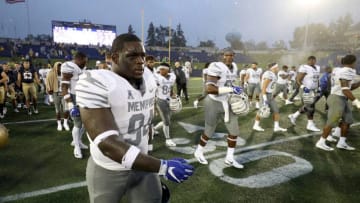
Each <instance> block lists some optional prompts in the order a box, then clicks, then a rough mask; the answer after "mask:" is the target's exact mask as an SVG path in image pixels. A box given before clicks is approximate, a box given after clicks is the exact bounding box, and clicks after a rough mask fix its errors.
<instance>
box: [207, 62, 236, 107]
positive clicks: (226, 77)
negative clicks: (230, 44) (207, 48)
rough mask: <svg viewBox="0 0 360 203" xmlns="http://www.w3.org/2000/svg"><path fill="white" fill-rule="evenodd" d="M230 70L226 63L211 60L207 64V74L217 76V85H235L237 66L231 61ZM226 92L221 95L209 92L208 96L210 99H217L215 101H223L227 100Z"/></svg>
mask: <svg viewBox="0 0 360 203" xmlns="http://www.w3.org/2000/svg"><path fill="white" fill-rule="evenodd" d="M232 67H233V68H232V70H230V69H229V67H228V66H227V65H225V64H224V63H223V62H213V63H211V64H210V65H209V68H208V75H209V76H214V77H219V78H220V79H218V81H217V84H216V85H217V86H218V87H231V86H235V82H236V78H237V66H236V64H235V63H232ZM227 96H228V95H227V94H223V95H214V94H209V97H210V98H211V99H214V100H217V101H225V100H227Z"/></svg>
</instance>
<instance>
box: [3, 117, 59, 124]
mask: <svg viewBox="0 0 360 203" xmlns="http://www.w3.org/2000/svg"><path fill="white" fill-rule="evenodd" d="M47 121H56V119H55V118H51V119H41V120H32V121H14V122H7V123H3V124H4V125H14V124H27V123H42V122H47Z"/></svg>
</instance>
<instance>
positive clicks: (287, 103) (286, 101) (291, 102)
mask: <svg viewBox="0 0 360 203" xmlns="http://www.w3.org/2000/svg"><path fill="white" fill-rule="evenodd" d="M293 103H294V102H293V101H290V100H288V99H287V100H285V105H289V104H293Z"/></svg>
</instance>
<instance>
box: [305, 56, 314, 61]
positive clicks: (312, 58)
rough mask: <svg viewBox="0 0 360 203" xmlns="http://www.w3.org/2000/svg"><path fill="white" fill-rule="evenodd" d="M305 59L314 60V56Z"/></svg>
mask: <svg viewBox="0 0 360 203" xmlns="http://www.w3.org/2000/svg"><path fill="white" fill-rule="evenodd" d="M307 60H316V57H315V56H309V57H308V59H307Z"/></svg>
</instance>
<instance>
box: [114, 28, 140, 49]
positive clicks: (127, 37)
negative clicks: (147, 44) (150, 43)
mask: <svg viewBox="0 0 360 203" xmlns="http://www.w3.org/2000/svg"><path fill="white" fill-rule="evenodd" d="M125 42H141V40H140V39H139V38H138V37H137V36H136V35H133V34H129V33H124V34H121V35H119V36H117V37H116V38H115V39H114V41H113V43H112V46H111V52H112V53H116V52H118V51H121V50H123V48H124V44H125Z"/></svg>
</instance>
